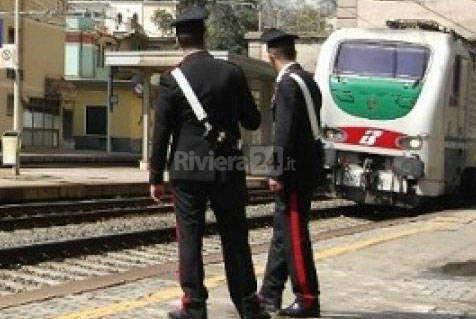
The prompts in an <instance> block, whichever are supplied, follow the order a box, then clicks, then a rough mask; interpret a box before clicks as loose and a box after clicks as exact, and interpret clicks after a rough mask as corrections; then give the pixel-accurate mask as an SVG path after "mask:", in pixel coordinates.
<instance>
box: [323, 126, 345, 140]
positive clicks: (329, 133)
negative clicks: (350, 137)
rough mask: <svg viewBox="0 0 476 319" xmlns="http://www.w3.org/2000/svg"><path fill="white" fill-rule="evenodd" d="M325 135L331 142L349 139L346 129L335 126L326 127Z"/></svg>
mask: <svg viewBox="0 0 476 319" xmlns="http://www.w3.org/2000/svg"><path fill="white" fill-rule="evenodd" d="M324 137H325V139H326V140H328V141H331V142H344V141H345V140H346V139H347V136H346V134H345V132H344V131H342V130H340V129H338V128H333V127H325V128H324Z"/></svg>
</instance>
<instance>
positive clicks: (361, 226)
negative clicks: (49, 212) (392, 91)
mask: <svg viewBox="0 0 476 319" xmlns="http://www.w3.org/2000/svg"><path fill="white" fill-rule="evenodd" d="M255 195H257V197H254V196H252V198H251V199H252V200H253V198H255V199H256V198H261V200H262V202H261V203H259V201H257V202H256V203H255V204H254V206H250V207H248V220H249V225H250V243H251V245H252V248H253V250H254V251H255V252H256V251H258V252H259V251H261V252H265V251H266V249H267V246H268V244H269V240H270V238H271V234H272V232H271V229H270V227H269V226H270V225H271V223H272V213H273V210H272V205H270V204H269V203H268V202H269V201H270V198H264V197H266V192H263V191H262V190H258V191H257V193H256V194H255ZM155 209H156V210H157V208H155ZM434 212H435V209H431V210H429V211H428V210H425V211H419V212H417V211H405V210H401V209H391V210H390V211H389V210H388V209H385V208H374V209H368V208H367V209H365V210H363V208H362V207H361V206H357V205H355V204H353V203H350V202H346V201H342V200H336V199H333V200H330V199H327V200H325V198H324V197H321V201H319V202H314V203H313V214H312V216H311V233H312V236H313V238H318V239H319V240H322V239H326V238H332V237H337V236H343V235H348V234H354V233H358V232H363V231H366V230H371V229H377V228H380V227H386V226H389V225H395V224H403V223H408V222H413V221H417V220H422V219H426V218H430V216H431V215H434V214H433V213H434ZM428 213H430V214H428ZM43 214H45V212H43ZM162 214H163V215H164V216H166V217H164V218H167V219H168V222H167V223H164V224H162V226H161V227H156V228H154V229H146V230H137V231H129V232H120V233H110V234H101V235H97V236H85V237H81V236H80V237H78V238H69V239H68V238H66V239H63V240H51V241H43V242H35V243H31V244H25V245H16V246H12V247H3V248H1V249H0V297H1V298H0V309H1V308H2V307H8V306H11V305H17V304H21V303H25V302H30V301H32V300H33V301H34V300H40V299H42V298H45V297H51V296H54V295H58V294H65V293H66V292H65V291H67V293H72V292H80V291H85V290H90V289H95V288H94V287H96V288H98V287H103V286H108V285H114V284H118V283H121V282H124V281H128V280H137V279H141V278H146V277H148V276H152V275H157V274H164V273H168V275H171V274H174V273H175V266H176V262H177V255H176V243H175V224H174V222H173V219H174V218H173V213H170V212H169V213H166V212H163V213H162ZM204 255H205V263H213V262H218V261H220V260H221V254H220V241H219V238H218V236H217V235H216V223H215V220H214V219H213V218H210V216H208V217H207V235H206V237H205V240H204ZM171 276H172V277H173V275H171ZM58 287H59V288H58ZM58 291H60V292H58ZM61 291H62V292H61Z"/></svg>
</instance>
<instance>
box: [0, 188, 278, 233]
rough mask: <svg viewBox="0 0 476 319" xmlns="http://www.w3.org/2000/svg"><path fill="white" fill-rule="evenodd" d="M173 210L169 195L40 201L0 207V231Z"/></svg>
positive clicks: (254, 197)
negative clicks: (156, 199) (160, 201)
mask: <svg viewBox="0 0 476 319" xmlns="http://www.w3.org/2000/svg"><path fill="white" fill-rule="evenodd" d="M249 196H250V204H251V205H256V204H260V203H266V202H269V201H270V200H271V199H272V194H271V193H270V192H269V191H268V190H265V189H262V188H253V189H250V191H249ZM171 211H173V205H172V196H171V195H167V196H165V197H164V198H163V204H162V205H160V206H158V205H156V203H154V202H153V200H152V199H151V198H150V197H137V198H116V199H98V200H84V201H61V202H39V203H27V204H12V205H3V206H0V231H1V230H3V231H11V230H18V229H30V228H38V227H50V226H62V225H70V224H80V223H86V222H95V221H102V220H106V219H111V218H120V217H128V216H138V215H141V216H146V215H157V214H164V213H170V212H171Z"/></svg>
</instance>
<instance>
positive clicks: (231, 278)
mask: <svg viewBox="0 0 476 319" xmlns="http://www.w3.org/2000/svg"><path fill="white" fill-rule="evenodd" d="M207 17H208V12H207V11H206V10H205V9H202V8H199V7H187V8H186V9H185V10H184V11H183V14H182V15H180V16H179V17H178V18H177V19H176V20H175V21H174V22H173V25H174V26H175V27H176V34H177V39H178V42H179V44H180V46H181V47H182V49H183V51H184V57H183V60H182V61H181V62H180V64H179V65H178V66H177V67H176V68H174V70H172V72H171V73H170V74H169V75H166V76H164V77H163V79H162V80H161V86H160V91H159V92H160V93H159V98H158V103H157V105H156V112H155V114H156V116H155V130H154V135H153V153H152V158H151V173H150V183H151V196H152V197H153V198H154V199H155V200H156V201H160V197H161V196H163V194H164V184H163V172H164V168H165V166H166V161H167V160H166V154H167V152H168V151H167V150H168V146H169V140H170V137H172V143H171V148H170V149H171V151H170V155H169V163H168V169H169V179H170V184H171V186H172V192H173V195H174V202H175V209H176V221H177V241H178V247H179V276H180V278H179V280H180V285H181V287H182V289H183V292H184V295H183V298H182V307H181V309H179V310H177V311H173V312H170V313H169V318H172V319H204V318H207V309H206V300H207V297H208V293H207V289H206V287H205V286H204V282H203V280H204V271H203V260H202V236H203V234H204V231H205V210H206V209H207V203H208V202H209V201H210V204H211V208H212V209H213V211H214V213H215V216H216V220H217V224H218V231H219V234H220V236H221V241H222V249H223V255H224V262H225V269H226V277H227V283H228V288H229V291H230V295H231V299H232V301H233V303H234V304H235V306H236V308H237V310H238V312H239V314H240V316H241V318H244V319H254V318H257V319H265V318H266V319H267V318H269V317H270V316H269V314H268V313H267V312H265V311H263V310H261V308H260V306H259V301H258V297H257V295H256V278H255V273H254V269H253V264H252V259H251V251H250V246H249V244H248V228H247V223H246V216H245V201H246V197H247V194H246V179H245V171H244V168H243V166H242V165H241V164H242V163H241V162H240V161H241V160H242V158H241V156H242V153H241V150H240V146H239V144H240V143H239V142H240V124H241V126H243V127H244V128H245V129H248V130H256V129H257V128H258V127H259V125H260V121H261V117H260V113H259V112H258V109H257V107H256V104H255V102H254V99H253V97H252V95H251V93H250V90H249V87H248V83H247V80H246V78H245V75H244V73H243V71H242V70H241V68H240V67H238V66H237V65H234V64H232V63H229V62H226V61H223V60H219V59H214V58H213V56H211V55H210V54H209V53H208V52H207V51H206V50H205V43H204V33H205V24H204V20H205V19H206V18H207ZM177 72H178V73H177ZM240 158H241V159H240Z"/></svg>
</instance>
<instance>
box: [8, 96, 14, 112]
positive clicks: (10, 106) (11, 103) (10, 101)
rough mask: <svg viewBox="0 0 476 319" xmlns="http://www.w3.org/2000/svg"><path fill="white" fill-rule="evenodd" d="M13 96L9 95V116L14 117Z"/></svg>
mask: <svg viewBox="0 0 476 319" xmlns="http://www.w3.org/2000/svg"><path fill="white" fill-rule="evenodd" d="M13 101H14V98H13V94H8V95H7V116H13V105H14V102H13Z"/></svg>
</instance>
